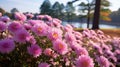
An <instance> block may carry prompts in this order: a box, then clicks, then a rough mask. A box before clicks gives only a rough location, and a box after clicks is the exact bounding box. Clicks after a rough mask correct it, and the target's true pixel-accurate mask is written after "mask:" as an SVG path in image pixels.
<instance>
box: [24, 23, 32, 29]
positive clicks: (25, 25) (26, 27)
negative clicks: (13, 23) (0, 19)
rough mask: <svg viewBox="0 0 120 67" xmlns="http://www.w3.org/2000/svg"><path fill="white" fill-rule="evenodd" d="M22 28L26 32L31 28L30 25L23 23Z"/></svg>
mask: <svg viewBox="0 0 120 67" xmlns="http://www.w3.org/2000/svg"><path fill="white" fill-rule="evenodd" d="M24 28H25V29H26V30H30V29H31V28H32V26H31V25H30V24H28V23H24Z"/></svg>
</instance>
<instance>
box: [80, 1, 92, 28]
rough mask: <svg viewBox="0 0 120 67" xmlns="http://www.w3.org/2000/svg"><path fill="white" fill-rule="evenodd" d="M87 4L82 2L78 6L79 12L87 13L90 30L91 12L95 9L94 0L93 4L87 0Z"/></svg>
mask: <svg viewBox="0 0 120 67" xmlns="http://www.w3.org/2000/svg"><path fill="white" fill-rule="evenodd" d="M86 1H87V3H84V2H81V3H80V4H79V5H78V6H79V11H82V12H83V13H86V11H87V13H86V14H87V15H86V17H87V28H89V23H90V15H92V14H90V13H91V11H93V8H94V0H92V1H91V2H90V1H89V0H86Z"/></svg>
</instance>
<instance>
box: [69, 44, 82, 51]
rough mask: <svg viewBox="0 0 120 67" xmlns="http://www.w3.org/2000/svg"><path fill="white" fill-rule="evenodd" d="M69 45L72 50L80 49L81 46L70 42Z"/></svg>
mask: <svg viewBox="0 0 120 67" xmlns="http://www.w3.org/2000/svg"><path fill="white" fill-rule="evenodd" d="M69 45H70V47H71V48H72V49H73V50H76V49H79V48H81V45H80V44H78V43H77V42H71V43H70V44H69Z"/></svg>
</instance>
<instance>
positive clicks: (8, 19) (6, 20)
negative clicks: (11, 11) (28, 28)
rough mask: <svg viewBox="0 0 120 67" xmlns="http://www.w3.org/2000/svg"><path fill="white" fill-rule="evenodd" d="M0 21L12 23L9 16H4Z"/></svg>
mask: <svg viewBox="0 0 120 67" xmlns="http://www.w3.org/2000/svg"><path fill="white" fill-rule="evenodd" d="M0 20H1V21H3V22H8V21H10V18H9V17H8V16H2V17H1V18H0Z"/></svg>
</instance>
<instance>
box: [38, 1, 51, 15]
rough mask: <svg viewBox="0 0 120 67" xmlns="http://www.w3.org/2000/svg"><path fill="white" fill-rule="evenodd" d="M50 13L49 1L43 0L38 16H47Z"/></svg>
mask: <svg viewBox="0 0 120 67" xmlns="http://www.w3.org/2000/svg"><path fill="white" fill-rule="evenodd" d="M50 13H51V3H50V1H49V0H44V2H43V4H42V5H41V7H40V14H48V15H50Z"/></svg>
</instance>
